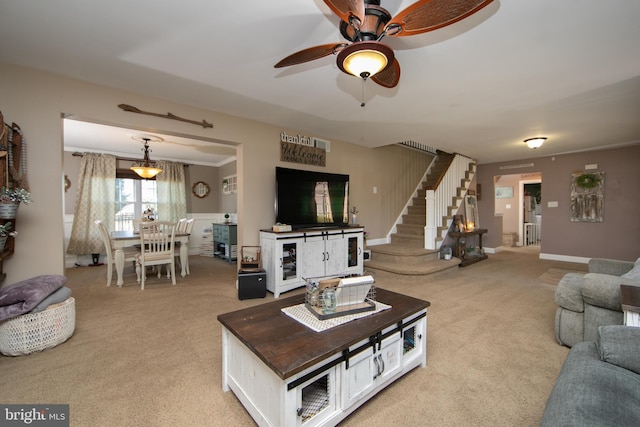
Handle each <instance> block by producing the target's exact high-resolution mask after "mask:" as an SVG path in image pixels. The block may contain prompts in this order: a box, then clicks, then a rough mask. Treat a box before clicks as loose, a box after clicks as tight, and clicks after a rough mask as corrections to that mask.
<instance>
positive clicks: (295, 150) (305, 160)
mask: <svg viewBox="0 0 640 427" xmlns="http://www.w3.org/2000/svg"><path fill="white" fill-rule="evenodd" d="M280 160H281V161H283V162H291V163H302V164H305V165H313V166H326V160H327V151H326V150H325V149H323V148H317V147H314V144H313V140H312V139H311V138H310V137H308V136H304V135H288V134H287V133H286V132H282V133H280Z"/></svg>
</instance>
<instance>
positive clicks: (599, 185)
mask: <svg viewBox="0 0 640 427" xmlns="http://www.w3.org/2000/svg"><path fill="white" fill-rule="evenodd" d="M571 221H572V222H603V221H604V172H590V173H574V174H572V175H571Z"/></svg>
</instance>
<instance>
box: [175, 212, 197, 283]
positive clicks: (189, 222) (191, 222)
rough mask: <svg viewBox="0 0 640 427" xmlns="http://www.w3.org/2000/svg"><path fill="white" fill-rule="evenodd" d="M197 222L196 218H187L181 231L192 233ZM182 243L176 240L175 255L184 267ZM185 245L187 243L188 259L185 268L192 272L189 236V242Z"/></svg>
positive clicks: (188, 272) (189, 272) (187, 271)
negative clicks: (181, 251)
mask: <svg viewBox="0 0 640 427" xmlns="http://www.w3.org/2000/svg"><path fill="white" fill-rule="evenodd" d="M195 222H196V220H195V218H191V219H189V220H187V219H186V218H185V222H184V227H183V229H182V231H180V233H186V234H191V232H192V231H193V225H194V224H195ZM177 232H178V231H177V230H176V233H177ZM180 245H182V243H180V242H176V250H175V254H174V255H175V258H176V261H177V262H178V265H179V266H180V267H181V268H182V265H180ZM185 245H187V259H186V260H185V266H184V268H185V271H186V273H187V274H191V271H190V270H189V252H188V248H189V238H187V242H186V243H185Z"/></svg>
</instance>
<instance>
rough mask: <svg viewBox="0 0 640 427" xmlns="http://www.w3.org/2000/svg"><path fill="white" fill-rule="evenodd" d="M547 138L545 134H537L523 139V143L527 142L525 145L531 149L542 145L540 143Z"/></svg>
mask: <svg viewBox="0 0 640 427" xmlns="http://www.w3.org/2000/svg"><path fill="white" fill-rule="evenodd" d="M546 140H547V137H546V136H537V137H535V138H529V139H525V140H524V143H525V144H527V147H529V148H531V149H536V148H540V147H542V144H544V142H545V141H546Z"/></svg>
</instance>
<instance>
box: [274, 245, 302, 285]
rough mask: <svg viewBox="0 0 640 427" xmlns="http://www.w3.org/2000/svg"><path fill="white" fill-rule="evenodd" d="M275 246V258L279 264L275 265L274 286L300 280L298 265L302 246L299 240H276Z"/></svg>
mask: <svg viewBox="0 0 640 427" xmlns="http://www.w3.org/2000/svg"><path fill="white" fill-rule="evenodd" d="M276 246H277V249H276V259H277V261H279V265H277V266H276V267H277V269H276V286H282V285H283V284H288V283H292V282H299V281H301V280H302V277H301V276H300V268H299V265H298V262H299V258H300V256H299V255H300V250H301V248H302V246H303V245H302V242H301V240H300V239H291V240H277V241H276Z"/></svg>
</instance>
